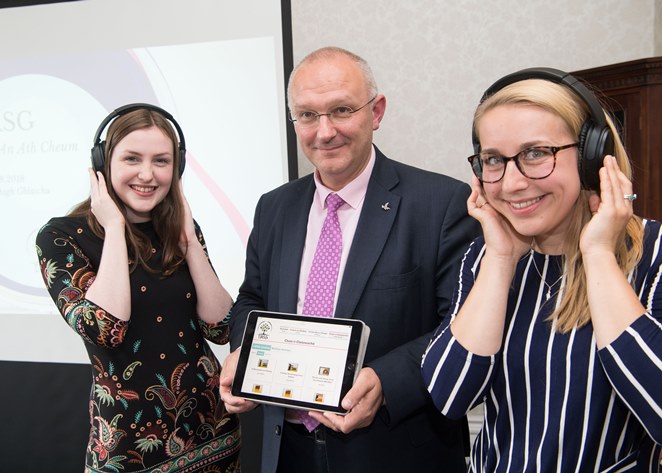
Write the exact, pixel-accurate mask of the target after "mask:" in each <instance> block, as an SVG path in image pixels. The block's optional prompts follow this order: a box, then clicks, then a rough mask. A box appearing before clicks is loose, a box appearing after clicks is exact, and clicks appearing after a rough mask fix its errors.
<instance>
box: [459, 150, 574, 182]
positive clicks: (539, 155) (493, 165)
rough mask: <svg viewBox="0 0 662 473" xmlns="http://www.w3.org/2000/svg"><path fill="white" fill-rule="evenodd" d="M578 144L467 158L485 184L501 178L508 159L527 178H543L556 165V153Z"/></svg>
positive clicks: (479, 154)
mask: <svg viewBox="0 0 662 473" xmlns="http://www.w3.org/2000/svg"><path fill="white" fill-rule="evenodd" d="M578 145H579V143H571V144H569V145H563V146H533V147H532V148H526V149H523V150H522V151H520V152H519V153H517V154H516V155H515V156H510V157H508V156H501V155H499V154H495V153H478V154H474V155H473V156H469V157H468V158H467V159H468V160H469V163H470V164H471V169H472V170H473V172H474V174H475V175H476V177H477V178H478V179H480V180H481V181H482V182H484V183H487V184H491V183H494V182H498V181H500V180H501V179H503V176H504V175H505V174H506V165H507V164H508V161H515V165H516V166H517V169H519V172H521V173H522V174H523V175H524V176H526V177H528V178H529V179H544V178H546V177H547V176H549V175H550V174H551V173H552V172H553V171H554V168H555V167H556V153H558V152H559V151H561V150H564V149H568V148H573V147H576V146H578Z"/></svg>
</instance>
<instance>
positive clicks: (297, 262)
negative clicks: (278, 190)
mask: <svg viewBox="0 0 662 473" xmlns="http://www.w3.org/2000/svg"><path fill="white" fill-rule="evenodd" d="M314 191H315V183H314V181H313V179H312V177H311V178H310V179H308V180H307V182H302V185H301V186H300V187H299V188H298V190H297V191H296V192H292V193H291V195H290V200H289V202H287V203H286V211H285V212H284V218H283V223H282V224H283V243H282V251H281V253H280V274H279V281H278V287H279V290H278V298H279V303H278V305H277V307H278V308H279V309H278V310H280V311H283V312H292V313H294V312H296V309H297V296H298V293H299V273H300V270H301V257H302V255H303V247H304V244H305V242H306V229H307V227H308V215H309V213H310V205H311V203H312V200H313V193H314Z"/></svg>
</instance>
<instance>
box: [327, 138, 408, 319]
mask: <svg viewBox="0 0 662 473" xmlns="http://www.w3.org/2000/svg"><path fill="white" fill-rule="evenodd" d="M376 153H377V160H376V161H375V167H374V169H373V171H372V176H371V177H370V182H369V183H368V189H367V191H366V196H365V200H364V202H363V208H362V210H361V216H360V218H359V223H358V225H357V227H356V233H355V234H354V240H353V241H352V247H351V249H350V252H349V256H348V257H347V264H346V266H345V272H344V274H343V279H342V284H341V286H340V293H339V296H338V303H337V305H336V311H335V314H336V316H337V317H354V310H355V309H356V305H357V304H358V302H359V299H360V298H361V294H363V291H364V288H365V286H366V284H367V282H368V279H369V278H370V275H371V274H372V271H373V269H374V267H375V264H377V260H378V259H379V256H380V255H381V254H382V251H383V249H384V245H385V244H386V241H387V240H388V236H389V234H390V232H391V227H392V226H393V223H394V222H395V217H396V216H397V214H398V208H399V205H400V196H399V195H397V194H394V193H393V192H391V189H393V188H394V187H395V186H396V185H397V184H398V181H399V179H398V176H397V174H396V172H395V169H394V168H393V166H392V165H391V164H390V162H389V160H387V159H386V158H385V157H384V155H383V154H382V153H381V152H380V151H379V150H376Z"/></svg>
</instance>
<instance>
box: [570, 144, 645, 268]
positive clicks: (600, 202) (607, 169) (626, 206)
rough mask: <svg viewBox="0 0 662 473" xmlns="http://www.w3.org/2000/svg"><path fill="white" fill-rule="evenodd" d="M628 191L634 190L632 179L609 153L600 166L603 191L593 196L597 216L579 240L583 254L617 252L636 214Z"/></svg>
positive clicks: (590, 200) (592, 211)
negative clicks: (633, 215) (628, 196)
mask: <svg viewBox="0 0 662 473" xmlns="http://www.w3.org/2000/svg"><path fill="white" fill-rule="evenodd" d="M626 194H632V182H630V180H629V179H628V178H627V177H626V176H625V174H623V172H622V171H621V170H620V169H619V168H618V164H617V162H616V158H614V157H613V156H606V157H605V159H604V166H603V167H602V168H600V195H599V196H598V195H597V194H592V195H591V196H590V197H589V207H590V209H591V213H592V214H593V217H592V218H591V220H590V221H589V222H588V223H587V224H586V226H585V227H584V229H583V230H582V235H581V238H580V241H579V248H580V249H581V251H582V254H584V255H587V254H589V253H597V252H610V253H612V254H613V253H615V251H616V246H617V244H618V242H619V241H620V240H621V238H622V237H623V232H624V231H625V227H626V225H627V223H628V221H629V220H630V218H631V217H632V214H633V210H632V202H631V201H630V200H628V199H625V198H624V197H623V196H624V195H626Z"/></svg>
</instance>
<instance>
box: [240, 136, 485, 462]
mask: <svg viewBox="0 0 662 473" xmlns="http://www.w3.org/2000/svg"><path fill="white" fill-rule="evenodd" d="M314 192H315V183H314V180H313V176H312V175H308V176H305V177H303V178H300V179H297V180H295V181H292V182H290V183H287V184H285V185H283V186H281V187H279V188H277V189H275V190H273V191H271V192H269V193H267V194H265V195H263V196H262V197H261V199H260V201H259V202H258V205H257V208H256V211H255V219H254V226H253V230H252V232H251V235H250V238H249V242H248V248H247V257H246V275H245V280H244V282H243V284H242V286H241V288H240V290H239V296H238V298H237V301H236V303H235V305H234V307H233V309H232V313H231V321H230V327H231V347H232V349H233V350H234V349H236V348H237V347H238V346H239V345H240V344H241V336H242V333H243V328H244V326H245V321H246V317H247V315H248V313H249V312H250V311H251V310H253V309H267V310H272V311H279V312H295V311H296V308H297V294H298V287H299V270H300V265H301V257H302V254H303V249H304V242H305V238H306V228H307V224H308V214H309V211H310V205H311V203H312V200H313V194H314ZM469 193H470V188H469V186H468V185H467V184H466V183H462V182H460V181H458V180H455V179H453V178H450V177H448V176H443V175H440V174H436V173H432V172H427V171H423V170H421V169H417V168H414V167H411V166H407V165H404V164H402V163H398V162H396V161H392V160H390V159H388V158H386V157H385V156H384V155H383V154H382V153H381V152H380V151H379V150H377V149H376V161H375V166H374V168H373V171H372V175H371V176H370V181H369V184H368V189H367V192H366V196H365V201H364V203H363V208H362V210H361V215H360V218H359V222H358V226H357V228H356V233H355V236H354V239H353V242H352V246H351V248H350V251H349V255H348V259H347V264H346V267H345V271H344V274H343V276H342V281H341V284H340V288H339V291H340V292H339V295H338V302H337V306H336V310H335V316H336V317H343V318H356V319H360V320H362V321H364V322H365V323H366V324H367V325H368V326H369V327H370V340H369V343H368V349H367V352H366V357H365V363H364V365H367V366H370V367H371V368H372V369H374V370H375V372H376V373H377V375H378V376H379V379H380V381H381V384H382V389H383V393H384V397H385V401H386V405H385V406H383V407H382V408H381V409H380V411H379V412H378V414H377V416H376V417H375V420H374V421H373V423H372V424H371V425H370V426H369V427H367V428H363V429H358V430H356V431H354V432H351V433H350V434H347V435H345V434H339V433H334V432H331V433H330V434H329V435H328V440H327V451H328V455H329V458H328V461H329V464H330V467H331V470H330V471H332V472H341V471H342V472H343V473H345V472H354V471H356V472H361V473H363V472H365V471H381V472H390V471H393V472H396V471H397V472H402V471H416V472H418V473H421V472H427V471H430V472H432V471H435V472H439V471H445V472H446V471H465V470H466V468H465V464H464V454H465V450H464V446H463V437H464V435H463V432H462V431H463V428H462V427H463V426H462V422H466V421H460V422H457V421H451V420H449V419H446V418H445V417H443V416H442V415H441V414H439V412H438V411H437V410H436V409H435V408H434V407H433V405H432V403H431V400H430V396H429V394H428V392H427V390H426V388H425V386H424V384H423V380H422V377H421V371H420V365H421V357H422V355H423V352H424V350H425V348H426V347H427V345H428V343H429V341H430V337H431V333H432V331H433V330H434V329H435V328H436V327H437V326H438V325H439V323H440V321H441V318H442V317H444V316H445V315H446V312H447V310H448V308H449V305H450V300H451V293H452V291H453V287H454V285H455V281H456V280H457V275H458V271H459V264H460V260H461V258H462V255H463V254H464V252H465V251H466V249H467V247H468V245H469V243H470V242H471V240H472V239H473V238H474V237H475V236H476V235H477V234H478V232H479V230H480V227H479V226H478V224H477V222H476V221H475V220H474V219H473V218H471V217H469V216H468V215H467V211H466V200H467V198H468V196H469ZM386 203H388V206H387V207H388V208H389V209H390V210H385V209H384V204H386ZM263 409H264V431H263V437H264V441H263V445H262V471H263V472H274V471H275V470H276V465H277V463H278V454H279V448H280V435H281V433H282V424H283V416H284V409H283V408H280V407H276V406H267V405H265V406H263Z"/></svg>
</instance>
